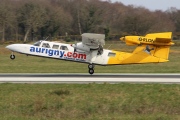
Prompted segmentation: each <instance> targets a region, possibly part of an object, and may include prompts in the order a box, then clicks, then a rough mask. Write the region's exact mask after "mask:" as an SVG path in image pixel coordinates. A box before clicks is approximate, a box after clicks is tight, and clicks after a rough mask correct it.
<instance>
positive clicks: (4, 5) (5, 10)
mask: <svg viewBox="0 0 180 120" xmlns="http://www.w3.org/2000/svg"><path fill="white" fill-rule="evenodd" d="M8 3H9V1H5V0H1V4H0V26H1V28H2V30H0V33H2V42H5V31H6V29H7V27H8V26H11V25H12V22H13V20H14V17H15V16H14V15H13V11H12V10H11V6H10V5H9V4H8Z"/></svg>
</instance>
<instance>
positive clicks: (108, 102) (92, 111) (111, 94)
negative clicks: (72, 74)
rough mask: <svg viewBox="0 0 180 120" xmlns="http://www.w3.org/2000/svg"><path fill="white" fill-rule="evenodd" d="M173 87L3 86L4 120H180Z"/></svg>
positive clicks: (177, 93)
mask: <svg viewBox="0 0 180 120" xmlns="http://www.w3.org/2000/svg"><path fill="white" fill-rule="evenodd" d="M179 96H180V86H179V85H173V84H163V85H162V84H106V83H104V84H84V85H78V84H0V114H1V116H0V119H3V120H7V119H13V120H16V119H17V120H24V119H28V120H29V119H32V120H34V119H39V120H45V119H48V120H54V119H62V120H63V119H64V120H66V119H74V120H79V119H82V120H84V119H87V120H94V119H123V120H124V119H133V120H144V119H146V120H169V119H171V120H176V119H177V120H178V119H180V107H179V105H180V99H179Z"/></svg>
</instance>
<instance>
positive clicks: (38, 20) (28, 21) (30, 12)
mask: <svg viewBox="0 0 180 120" xmlns="http://www.w3.org/2000/svg"><path fill="white" fill-rule="evenodd" d="M18 12H19V18H18V20H19V23H20V26H21V27H23V28H24V29H25V35H24V42H26V40H27V37H28V34H29V33H30V31H33V32H36V31H37V29H38V28H40V27H42V26H44V24H45V22H46V17H47V16H46V10H45V8H44V7H43V6H40V5H39V4H37V3H33V2H31V1H30V2H27V3H25V4H24V5H23V6H22V7H21V8H20V9H19V11H18Z"/></svg>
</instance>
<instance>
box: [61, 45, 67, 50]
mask: <svg viewBox="0 0 180 120" xmlns="http://www.w3.org/2000/svg"><path fill="white" fill-rule="evenodd" d="M60 50H68V48H67V46H64V45H62V46H61V47H60Z"/></svg>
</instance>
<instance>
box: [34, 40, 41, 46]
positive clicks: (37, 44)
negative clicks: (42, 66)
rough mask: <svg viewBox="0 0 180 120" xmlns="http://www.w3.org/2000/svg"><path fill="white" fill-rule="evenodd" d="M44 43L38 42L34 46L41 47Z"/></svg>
mask: <svg viewBox="0 0 180 120" xmlns="http://www.w3.org/2000/svg"><path fill="white" fill-rule="evenodd" d="M41 42H42V41H37V42H35V43H34V46H40V45H41Z"/></svg>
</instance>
